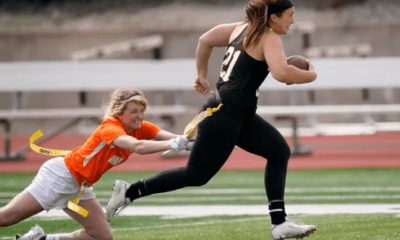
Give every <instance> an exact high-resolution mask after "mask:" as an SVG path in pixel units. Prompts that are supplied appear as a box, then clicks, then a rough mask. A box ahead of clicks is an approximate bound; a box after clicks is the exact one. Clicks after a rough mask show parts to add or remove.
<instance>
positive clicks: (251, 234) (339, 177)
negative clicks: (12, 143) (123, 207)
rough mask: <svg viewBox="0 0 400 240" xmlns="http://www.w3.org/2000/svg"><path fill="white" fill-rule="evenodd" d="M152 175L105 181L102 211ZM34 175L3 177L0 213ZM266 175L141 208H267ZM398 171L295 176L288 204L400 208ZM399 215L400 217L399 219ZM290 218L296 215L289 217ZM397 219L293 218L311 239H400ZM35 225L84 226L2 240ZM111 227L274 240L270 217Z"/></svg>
mask: <svg viewBox="0 0 400 240" xmlns="http://www.w3.org/2000/svg"><path fill="white" fill-rule="evenodd" d="M152 174H154V172H141V173H107V174H105V175H104V177H103V178H102V179H101V180H100V181H99V182H98V183H96V184H95V187H94V190H95V193H96V196H97V198H98V199H99V201H100V203H101V204H102V206H105V205H106V204H107V201H108V199H109V197H110V196H111V188H112V184H113V182H114V180H116V179H123V180H125V181H128V182H135V181H137V180H139V179H142V178H145V177H148V176H150V175H152ZM34 176H35V174H34V173H28V174H16V173H15V174H14V173H12V174H1V175H0V181H1V183H2V184H1V185H0V206H4V205H5V204H7V203H8V202H9V201H10V200H11V199H12V197H13V196H15V195H16V194H17V193H18V192H20V191H22V190H23V189H24V188H25V187H26V186H28V185H29V184H30V182H31V181H32V179H33V178H34ZM263 179H264V173H263V172H262V171H222V172H219V173H218V174H217V175H216V176H215V177H214V178H213V179H212V180H211V181H210V182H209V183H208V184H207V185H205V186H203V187H198V188H185V189H181V190H179V191H175V192H171V193H164V194H158V195H153V196H150V197H147V198H143V199H139V200H138V201H136V202H135V205H138V206H164V205H165V206H170V205H204V204H208V205H222V204H224V205H238V204H241V205H253V204H266V203H267V200H266V197H265V190H264V187H263ZM399 182H400V169H355V170H324V171H323V170H312V171H290V172H289V173H288V178H287V184H286V185H287V188H286V199H285V200H286V203H287V204H325V203H330V204H339V203H340V204H342V203H343V204H346V203H399V202H400V187H399V186H398V183H399ZM399 213H400V212H399ZM289 214H290V213H289ZM397 215H398V214H359V215H357V214H356V215H354V214H330V215H302V216H299V215H297V216H296V215H293V216H292V215H290V217H291V218H300V219H301V220H302V221H303V222H305V223H309V224H315V225H316V226H317V232H316V233H315V234H313V235H311V236H310V237H309V238H308V239H324V240H325V239H335V240H338V239H346V240H349V239H350V240H352V239H390V240H392V239H400V230H399V229H400V228H399V227H398V226H400V218H399V217H398V216H397ZM35 224H39V225H40V226H42V227H43V228H44V229H45V231H46V232H47V233H57V232H71V231H75V230H77V229H79V228H80V226H79V225H78V224H77V223H76V222H74V221H73V220H70V219H51V221H49V219H48V218H37V217H36V218H30V219H27V220H25V221H23V222H21V223H19V224H17V225H14V226H11V227H8V228H0V240H2V239H12V236H14V235H15V234H20V233H25V232H27V231H28V230H29V229H30V227H32V226H34V225H35ZM110 225H111V227H112V229H113V231H114V239H121V240H125V239H172V240H173V239H193V240H196V239H246V240H247V239H249V240H253V239H270V230H269V228H270V218H269V216H268V215H257V216H253V215H244V216H207V217H196V218H175V219H171V218H166V217H165V216H132V217H130V216H123V217H118V218H115V219H113V221H111V222H110Z"/></svg>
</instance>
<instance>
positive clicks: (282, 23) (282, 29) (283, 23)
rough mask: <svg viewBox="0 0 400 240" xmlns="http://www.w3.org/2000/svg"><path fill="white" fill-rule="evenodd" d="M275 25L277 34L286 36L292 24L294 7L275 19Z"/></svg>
mask: <svg viewBox="0 0 400 240" xmlns="http://www.w3.org/2000/svg"><path fill="white" fill-rule="evenodd" d="M276 23H277V25H278V28H279V30H278V32H277V33H278V34H280V35H286V34H287V33H288V32H289V30H290V26H291V25H292V24H293V23H294V7H291V8H288V9H286V10H285V11H284V12H283V13H282V16H281V17H278V18H277V22H276Z"/></svg>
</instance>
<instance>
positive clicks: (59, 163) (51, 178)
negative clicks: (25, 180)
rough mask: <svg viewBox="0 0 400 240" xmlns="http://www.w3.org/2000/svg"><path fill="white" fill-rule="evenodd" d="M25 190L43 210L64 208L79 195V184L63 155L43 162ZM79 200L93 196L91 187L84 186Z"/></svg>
mask: <svg viewBox="0 0 400 240" xmlns="http://www.w3.org/2000/svg"><path fill="white" fill-rule="evenodd" d="M26 190H27V191H28V192H29V193H30V194H31V195H32V196H33V197H34V198H35V199H36V200H37V201H38V202H39V204H40V205H41V206H42V207H43V209H44V210H47V211H49V210H50V209H53V208H58V209H64V208H66V207H67V206H68V201H69V200H71V199H74V198H76V197H78V196H79V193H80V190H81V186H79V184H78V181H77V180H76V178H75V177H74V175H72V173H71V172H70V171H69V170H68V168H67V166H66V165H65V163H64V158H63V157H56V158H52V159H50V160H48V161H47V162H45V163H44V164H43V165H42V167H41V168H40V169H39V172H38V173H37V175H36V177H35V179H33V181H32V183H31V185H29V186H28V187H27V188H26ZM84 190H85V193H84V194H82V196H81V197H80V200H85V199H93V198H95V196H94V193H93V187H90V188H85V189H84Z"/></svg>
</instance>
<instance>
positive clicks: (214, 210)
mask: <svg viewBox="0 0 400 240" xmlns="http://www.w3.org/2000/svg"><path fill="white" fill-rule="evenodd" d="M286 212H287V213H288V214H310V215H321V214H346V213H349V214H372V213H396V214H400V204H296V205H286ZM268 214H269V211H268V206H267V205H206V206H198V205H194V206H130V207H127V208H126V209H125V210H124V211H123V212H122V214H121V215H122V216H164V217H168V218H175V217H176V218H182V217H203V216H213V215H268ZM64 216H65V217H67V215H66V214H65V213H64V211H62V210H51V211H49V212H48V213H47V212H41V213H39V214H38V215H36V217H46V218H47V217H49V218H55V217H64Z"/></svg>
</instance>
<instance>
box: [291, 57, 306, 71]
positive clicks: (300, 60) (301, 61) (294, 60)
mask: <svg viewBox="0 0 400 240" xmlns="http://www.w3.org/2000/svg"><path fill="white" fill-rule="evenodd" d="M287 63H288V64H289V65H293V66H295V67H297V68H300V69H302V70H308V64H307V62H306V59H305V58H304V57H303V56H300V55H293V56H290V57H288V58H287Z"/></svg>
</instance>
